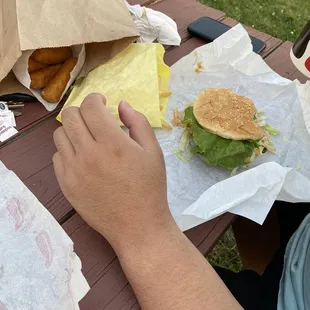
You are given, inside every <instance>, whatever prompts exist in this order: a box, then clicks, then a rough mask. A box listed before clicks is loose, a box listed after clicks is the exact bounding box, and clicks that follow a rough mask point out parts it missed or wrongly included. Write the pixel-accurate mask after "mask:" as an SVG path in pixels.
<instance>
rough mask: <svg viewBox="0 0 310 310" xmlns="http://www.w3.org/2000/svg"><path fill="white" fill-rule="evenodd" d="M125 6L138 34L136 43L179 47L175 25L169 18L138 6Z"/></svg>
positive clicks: (179, 40) (179, 38) (179, 39)
mask: <svg viewBox="0 0 310 310" xmlns="http://www.w3.org/2000/svg"><path fill="white" fill-rule="evenodd" d="M125 2H126V1H125ZM126 4H127V7H128V10H129V11H130V13H131V16H132V18H133V20H134V23H135V25H136V27H137V28H138V30H139V32H140V38H139V39H138V40H137V41H138V42H154V41H158V42H159V43H161V44H164V45H180V43H181V37H180V35H179V33H178V28H177V25H176V23H175V22H174V21H173V20H172V19H171V18H170V17H169V16H167V15H165V14H164V13H161V12H158V11H154V10H152V9H150V8H146V7H141V6H140V5H129V4H128V3H127V2H126Z"/></svg>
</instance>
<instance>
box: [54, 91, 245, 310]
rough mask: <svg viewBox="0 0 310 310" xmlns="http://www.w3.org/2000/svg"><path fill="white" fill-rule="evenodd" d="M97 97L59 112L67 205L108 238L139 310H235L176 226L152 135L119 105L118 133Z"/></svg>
mask: <svg viewBox="0 0 310 310" xmlns="http://www.w3.org/2000/svg"><path fill="white" fill-rule="evenodd" d="M104 103H105V99H104V97H103V96H101V95H91V96H88V97H87V98H86V99H85V100H84V102H83V104H82V105H81V108H80V109H78V108H69V109H67V110H65V111H64V113H63V115H62V120H63V127H61V128H59V129H57V130H56V132H55V134H54V141H55V144H56V147H57V150H58V152H57V153H56V154H55V156H54V158H53V161H54V167H55V173H56V176H57V179H58V181H59V184H60V186H61V188H62V190H63V192H64V194H65V196H66V197H67V198H68V200H69V201H70V202H71V204H72V205H73V207H74V208H75V209H76V210H77V212H79V214H80V215H81V216H82V217H83V218H84V220H85V221H87V222H88V224H89V225H90V226H92V227H93V228H94V229H96V230H97V231H98V232H99V233H101V234H102V235H103V236H104V237H105V238H107V240H108V241H109V242H110V243H111V245H112V246H113V248H114V249H115V251H116V254H117V255H118V257H119V259H120V262H121V264H122V267H123V269H124V271H125V273H126V275H127V277H128V279H129V281H130V284H131V285H132V287H133V289H134V291H135V293H136V295H137V297H138V299H139V302H140V305H141V306H142V308H143V309H163V310H165V309H169V310H171V309H217V310H221V309H230V310H231V309H232V310H234V309H241V307H240V306H239V305H238V303H237V302H236V301H235V299H234V298H233V297H232V295H231V294H230V293H229V291H228V290H227V289H226V287H225V285H224V284H223V283H222V282H221V280H220V279H219V277H218V276H217V274H216V273H215V272H214V271H213V269H212V267H211V266H210V265H209V263H208V262H207V261H206V259H205V258H204V257H203V256H202V255H201V254H200V253H199V251H198V250H197V249H196V248H195V247H194V246H193V245H192V244H191V242H190V241H189V240H188V239H187V238H186V237H185V236H184V234H183V233H182V232H181V231H180V230H179V228H178V227H177V225H176V224H175V222H174V220H173V218H172V215H171V213H170V211H169V208H168V203H167V188H166V173H165V165H164V160H163V156H162V152H161V150H160V147H159V145H158V143H157V140H156V137H155V135H154V133H153V131H152V129H151V127H150V125H149V124H148V122H147V121H146V120H145V118H144V117H143V116H141V115H140V114H139V113H137V112H135V111H134V110H132V109H131V108H130V107H129V106H127V105H126V104H124V103H123V104H121V105H120V108H119V113H120V118H121V120H122V121H123V123H124V124H125V126H126V127H127V128H128V129H129V134H130V136H128V135H127V134H126V133H124V132H123V131H122V130H121V129H120V127H119V126H118V124H117V122H116V121H115V120H114V119H113V117H112V115H111V114H110V113H109V112H108V110H107V108H106V107H105V105H104Z"/></svg>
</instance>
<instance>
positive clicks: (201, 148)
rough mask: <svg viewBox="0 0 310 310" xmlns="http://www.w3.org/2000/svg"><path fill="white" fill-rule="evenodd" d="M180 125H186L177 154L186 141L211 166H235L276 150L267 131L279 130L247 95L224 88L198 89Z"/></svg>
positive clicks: (270, 132)
mask: <svg viewBox="0 0 310 310" xmlns="http://www.w3.org/2000/svg"><path fill="white" fill-rule="evenodd" d="M182 126H185V127H186V129H185V132H184V134H183V136H182V138H181V145H180V150H179V154H180V152H181V151H185V148H186V147H185V145H187V144H188V146H190V152H191V154H192V155H200V156H201V157H202V158H203V160H205V161H206V162H207V163H208V164H209V165H212V166H221V167H223V168H226V169H229V170H236V169H237V168H238V167H244V166H247V165H249V164H250V163H251V162H252V161H253V160H254V159H255V158H256V157H258V156H261V155H262V154H263V153H265V152H266V151H267V150H269V151H271V152H273V153H275V152H276V151H275V149H274V147H273V145H272V142H271V138H270V134H274V135H276V134H278V133H279V132H278V131H277V130H276V129H274V128H272V127H271V126H269V125H266V121H265V116H264V113H263V112H262V111H257V109H256V107H255V105H254V103H253V101H252V100H251V99H249V98H247V97H245V96H239V95H237V94H235V93H233V92H232V91H231V90H229V89H226V88H209V89H206V90H203V91H202V92H200V93H199V94H198V96H197V98H196V100H195V102H194V104H193V105H192V106H189V107H187V108H186V109H185V111H184V118H183V120H182ZM189 139H190V140H191V142H189Z"/></svg>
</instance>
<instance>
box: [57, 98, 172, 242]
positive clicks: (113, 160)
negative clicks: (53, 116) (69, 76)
mask: <svg viewBox="0 0 310 310" xmlns="http://www.w3.org/2000/svg"><path fill="white" fill-rule="evenodd" d="M119 115H120V119H121V121H122V122H123V123H124V125H125V126H126V127H127V128H128V129H129V135H130V136H128V135H127V134H126V133H125V132H124V131H123V130H122V129H121V128H120V127H119V125H118V123H117V121H116V120H115V119H114V117H113V116H112V115H111V114H110V113H109V112H108V110H107V108H106V106H105V98H104V97H103V96H102V95H99V94H92V95H89V96H88V97H87V98H85V100H84V101H83V103H82V105H81V107H80V108H76V107H71V108H67V109H65V110H64V112H63V113H62V122H63V127H60V128H58V129H57V130H56V131H55V133H54V142H55V145H56V148H57V153H56V154H55V155H54V157H53V163H54V169H55V174H56V177H57V179H58V182H59V184H60V187H61V189H62V191H63V193H64V195H65V196H66V198H67V199H68V200H69V202H70V203H71V204H72V206H73V207H74V208H75V209H76V211H77V212H78V213H79V214H80V215H81V216H82V217H83V219H84V220H85V221H86V222H87V223H88V224H89V225H90V226H92V227H93V228H94V229H95V230H97V231H98V232H99V233H101V234H102V235H103V236H105V237H106V238H107V239H108V241H109V242H110V243H111V244H112V246H114V247H118V246H120V244H122V243H124V242H126V243H127V242H131V240H135V241H137V239H138V238H142V239H143V235H144V234H146V232H147V231H148V230H153V232H154V233H156V231H158V229H162V227H163V226H166V225H170V223H171V221H173V219H172V216H171V214H170V211H169V208H168V203H167V185H166V171H165V164H164V159H163V155H162V151H161V149H160V146H159V144H158V142H157V140H156V137H155V135H154V132H153V130H152V128H151V126H150V125H149V123H148V121H147V120H146V118H145V117H144V116H143V115H141V114H140V113H138V112H136V111H134V110H133V109H132V108H131V107H130V106H129V105H127V104H126V103H124V102H123V103H121V104H120V106H119ZM133 242H134V241H133Z"/></svg>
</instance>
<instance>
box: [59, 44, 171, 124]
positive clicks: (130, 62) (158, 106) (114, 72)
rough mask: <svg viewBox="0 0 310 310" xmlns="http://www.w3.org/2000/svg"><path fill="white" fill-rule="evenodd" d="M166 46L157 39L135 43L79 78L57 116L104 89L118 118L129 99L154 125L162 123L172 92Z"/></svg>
mask: <svg viewBox="0 0 310 310" xmlns="http://www.w3.org/2000/svg"><path fill="white" fill-rule="evenodd" d="M164 53H165V50H164V48H163V46H162V45H161V44H157V43H133V44H131V45H130V46H129V47H128V48H127V49H125V50H124V51H122V52H121V53H119V54H118V55H116V56H115V57H114V58H112V59H110V60H109V61H108V62H107V63H105V64H103V65H100V66H98V67H97V68H95V69H93V70H92V71H91V72H89V73H88V75H87V76H86V77H85V78H81V79H79V80H78V81H77V82H76V83H75V85H74V87H73V89H72V92H71V94H70V96H69V97H68V99H67V101H66V103H65V105H64V107H63V108H62V110H61V112H60V113H59V115H58V116H57V120H59V121H61V113H62V111H63V110H64V109H66V108H68V107H72V106H77V107H79V106H80V105H81V103H82V101H83V100H84V98H85V97H86V96H87V95H89V94H91V93H102V94H103V95H104V96H105V97H106V99H107V107H108V110H109V111H110V112H111V113H112V114H113V115H114V117H115V118H116V119H117V120H119V116H118V105H119V103H120V102H121V101H122V100H126V101H127V102H128V103H129V104H130V105H131V106H132V108H134V109H135V110H137V111H139V112H141V113H143V114H144V115H145V116H146V117H147V119H148V120H149V122H150V124H151V125H152V127H162V119H164V116H165V113H166V108H167V103H168V97H169V95H170V94H171V93H170V92H169V80H170V68H169V67H168V66H166V65H165V63H164V61H163V56H164Z"/></svg>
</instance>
